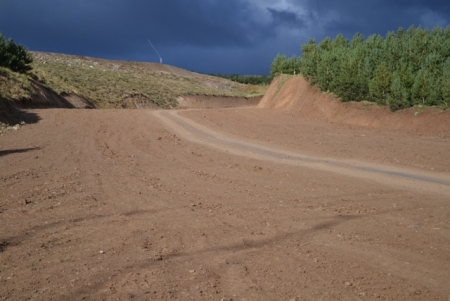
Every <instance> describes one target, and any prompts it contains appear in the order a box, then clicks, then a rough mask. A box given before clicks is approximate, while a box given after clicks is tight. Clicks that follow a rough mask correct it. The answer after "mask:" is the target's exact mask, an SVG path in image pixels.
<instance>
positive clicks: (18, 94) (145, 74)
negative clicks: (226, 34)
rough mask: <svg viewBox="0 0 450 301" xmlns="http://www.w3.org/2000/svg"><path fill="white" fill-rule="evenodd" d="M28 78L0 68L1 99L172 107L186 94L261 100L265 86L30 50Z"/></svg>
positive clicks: (160, 66)
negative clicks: (256, 97) (30, 61)
mask: <svg viewBox="0 0 450 301" xmlns="http://www.w3.org/2000/svg"><path fill="white" fill-rule="evenodd" d="M32 55H33V59H34V61H33V64H32V66H33V70H32V71H31V77H30V76H26V75H22V74H16V73H13V72H11V71H9V70H8V69H5V68H2V69H1V70H0V78H1V79H2V81H1V83H0V98H2V99H3V100H8V101H10V102H13V103H14V104H15V105H17V106H20V107H24V108H34V107H92V108H166V109H167V108H175V107H177V105H178V103H177V99H178V98H179V97H180V96H186V95H214V96H221V97H223V96H231V97H253V96H261V95H263V94H264V92H265V89H266V88H265V87H262V86H253V85H243V84H239V83H235V82H233V81H230V80H227V79H223V78H219V77H215V76H209V75H204V74H199V73H195V72H190V71H187V70H184V69H181V68H177V67H173V66H169V65H163V64H156V63H144V62H130V61H112V60H104V59H98V58H91V57H82V56H74V55H65V54H56V53H43V52H32Z"/></svg>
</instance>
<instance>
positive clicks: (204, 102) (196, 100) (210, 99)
mask: <svg viewBox="0 0 450 301" xmlns="http://www.w3.org/2000/svg"><path fill="white" fill-rule="evenodd" d="M261 98H262V97H261V96H259V97H250V98H247V97H226V96H206V95H187V96H183V97H178V99H177V101H178V107H179V108H197V109H198V108H202V109H208V108H230V107H248V106H256V105H258V103H259V102H260V100H261Z"/></svg>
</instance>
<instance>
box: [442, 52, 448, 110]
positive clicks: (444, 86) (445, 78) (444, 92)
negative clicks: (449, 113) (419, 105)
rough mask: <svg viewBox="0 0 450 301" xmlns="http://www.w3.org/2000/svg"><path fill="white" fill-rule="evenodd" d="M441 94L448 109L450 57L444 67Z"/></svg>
mask: <svg viewBox="0 0 450 301" xmlns="http://www.w3.org/2000/svg"><path fill="white" fill-rule="evenodd" d="M441 92H442V98H443V103H444V104H445V106H446V107H448V106H449V105H450V57H449V58H448V59H447V60H446V61H445V63H444V66H443V74H442V82H441Z"/></svg>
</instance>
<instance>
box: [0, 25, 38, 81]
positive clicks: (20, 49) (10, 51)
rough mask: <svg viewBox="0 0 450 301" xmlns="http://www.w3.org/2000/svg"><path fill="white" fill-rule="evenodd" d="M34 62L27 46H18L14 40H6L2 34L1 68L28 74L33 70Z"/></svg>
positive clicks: (0, 46)
mask: <svg viewBox="0 0 450 301" xmlns="http://www.w3.org/2000/svg"><path fill="white" fill-rule="evenodd" d="M32 62H33V58H32V57H31V54H30V53H29V52H28V50H27V49H26V48H25V46H22V45H19V44H16V43H15V42H14V41H13V40H12V39H8V40H6V39H5V38H4V37H3V35H2V33H1V32H0V67H5V68H8V69H10V70H12V71H14V72H19V73H26V72H27V71H29V70H31V66H30V64H31V63H32Z"/></svg>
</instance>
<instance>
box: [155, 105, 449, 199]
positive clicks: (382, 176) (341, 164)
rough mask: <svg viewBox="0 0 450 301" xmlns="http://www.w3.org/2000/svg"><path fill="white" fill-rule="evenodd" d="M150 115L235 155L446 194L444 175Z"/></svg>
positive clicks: (174, 115) (168, 115)
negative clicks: (318, 153)
mask: <svg viewBox="0 0 450 301" xmlns="http://www.w3.org/2000/svg"><path fill="white" fill-rule="evenodd" d="M153 114H154V115H155V116H156V117H158V118H159V119H160V120H161V121H162V122H163V124H165V125H167V126H168V127H169V128H170V130H172V131H173V132H175V133H177V134H179V135H180V136H181V137H183V138H185V139H187V140H189V141H191V142H195V143H199V144H203V145H207V146H209V147H213V148H216V149H220V150H222V151H226V152H229V153H232V154H235V155H239V156H247V157H251V158H254V159H260V160H268V161H272V162H277V163H282V164H288V165H294V166H301V167H307V168H312V169H318V170H323V171H329V172H333V173H338V174H341V175H345V176H350V177H356V178H363V179H368V180H373V181H376V182H379V183H382V184H386V185H390V186H396V187H402V188H406V189H412V190H415V191H421V192H427V193H437V194H441V195H450V177H449V176H448V175H447V174H443V173H437V172H435V173H430V172H423V171H417V170H414V169H406V168H398V167H392V166H387V165H379V164H370V163H367V162H361V161H355V160H339V159H335V158H324V157H313V156H307V155H304V154H302V153H301V152H298V151H292V150H285V149H283V148H282V146H279V147H276V148H274V147H273V146H268V145H262V144H255V143H250V142H246V141H244V140H240V139H239V138H231V137H228V136H226V135H224V134H221V133H218V132H215V131H212V130H210V129H208V128H206V127H204V126H202V125H201V124H198V123H196V122H193V121H192V120H189V119H187V118H185V117H182V116H180V115H179V114H178V112H177V111H154V112H153Z"/></svg>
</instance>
